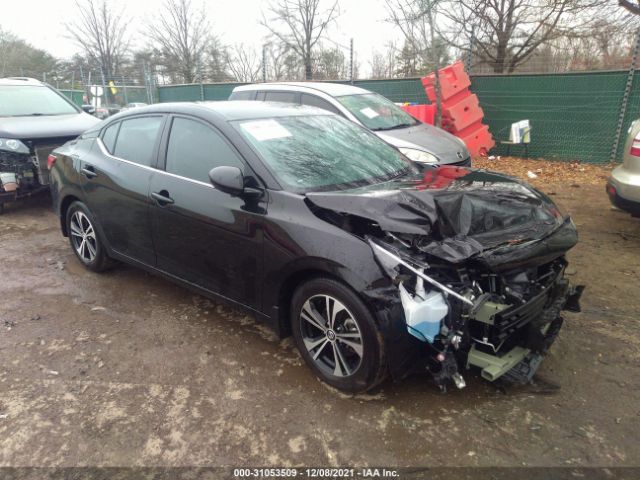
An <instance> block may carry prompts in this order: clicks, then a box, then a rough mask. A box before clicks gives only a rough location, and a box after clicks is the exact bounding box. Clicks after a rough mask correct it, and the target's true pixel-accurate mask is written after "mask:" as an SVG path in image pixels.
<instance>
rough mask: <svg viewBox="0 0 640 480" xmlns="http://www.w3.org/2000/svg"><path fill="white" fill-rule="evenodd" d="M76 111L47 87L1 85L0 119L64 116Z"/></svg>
mask: <svg viewBox="0 0 640 480" xmlns="http://www.w3.org/2000/svg"><path fill="white" fill-rule="evenodd" d="M68 113H78V110H76V109H75V108H74V106H73V105H72V104H71V103H69V101H67V100H66V99H65V98H64V97H63V96H61V95H59V94H58V93H56V92H54V91H53V90H51V89H50V88H49V87H44V86H42V87H41V86H33V85H1V86H0V117H20V116H30V115H64V114H68Z"/></svg>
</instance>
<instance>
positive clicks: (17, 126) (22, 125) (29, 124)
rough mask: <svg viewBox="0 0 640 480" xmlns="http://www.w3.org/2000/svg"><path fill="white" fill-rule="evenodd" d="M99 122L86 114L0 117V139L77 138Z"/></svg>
mask: <svg viewBox="0 0 640 480" xmlns="http://www.w3.org/2000/svg"><path fill="white" fill-rule="evenodd" d="M99 121H100V120H98V119H97V118H95V117H92V116H91V115H88V114H86V113H84V112H82V113H72V114H69V115H43V116H37V117H0V138H15V139H18V140H33V139H37V138H55V137H77V136H78V135H80V134H81V133H83V132H84V131H85V130H88V129H89V128H91V127H93V126H94V125H95V124H96V123H98V122H99Z"/></svg>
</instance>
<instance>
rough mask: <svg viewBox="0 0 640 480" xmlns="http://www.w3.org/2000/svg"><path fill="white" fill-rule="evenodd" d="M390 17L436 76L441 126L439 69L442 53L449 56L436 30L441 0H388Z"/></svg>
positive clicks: (438, 115)
mask: <svg viewBox="0 0 640 480" xmlns="http://www.w3.org/2000/svg"><path fill="white" fill-rule="evenodd" d="M385 1H386V3H387V9H388V11H389V13H390V15H391V18H390V20H391V21H392V22H393V23H394V24H395V25H396V26H397V27H398V28H399V29H400V30H401V31H402V34H403V36H404V38H405V45H406V46H408V48H410V49H411V50H412V51H413V52H415V55H417V56H418V57H419V58H420V60H421V61H422V64H423V65H430V66H431V67H432V69H433V72H434V76H435V85H434V86H435V95H436V116H435V124H436V125H437V126H440V124H441V117H442V105H441V98H440V76H439V70H440V65H441V63H442V58H441V57H442V54H443V53H445V54H446V53H447V52H446V47H445V48H444V49H443V48H442V47H443V46H444V43H443V42H442V41H438V40H441V39H439V38H438V35H437V33H436V31H435V21H436V16H437V14H438V10H439V7H440V6H441V4H442V3H443V2H442V0H385Z"/></svg>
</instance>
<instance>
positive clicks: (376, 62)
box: [369, 42, 398, 78]
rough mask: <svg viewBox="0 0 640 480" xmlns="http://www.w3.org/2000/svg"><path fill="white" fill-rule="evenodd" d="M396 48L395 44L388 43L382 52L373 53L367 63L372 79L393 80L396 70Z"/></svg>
mask: <svg viewBox="0 0 640 480" xmlns="http://www.w3.org/2000/svg"><path fill="white" fill-rule="evenodd" d="M397 53H398V52H397V48H396V46H395V43H393V42H389V43H387V45H386V46H385V50H384V51H383V52H378V51H374V52H373V55H372V57H371V60H370V61H369V68H371V77H372V78H393V77H395V75H396V69H397V59H396V55H397Z"/></svg>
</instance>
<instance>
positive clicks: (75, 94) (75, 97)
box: [59, 90, 84, 106]
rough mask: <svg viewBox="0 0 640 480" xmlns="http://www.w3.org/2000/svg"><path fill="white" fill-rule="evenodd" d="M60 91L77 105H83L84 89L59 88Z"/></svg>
mask: <svg viewBox="0 0 640 480" xmlns="http://www.w3.org/2000/svg"><path fill="white" fill-rule="evenodd" d="M59 92H60V93H62V94H63V95H64V96H65V97H67V98H68V99H69V100H71V101H72V102H73V103H75V104H76V105H78V106H80V105H82V96H83V95H84V92H83V91H82V90H59Z"/></svg>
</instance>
